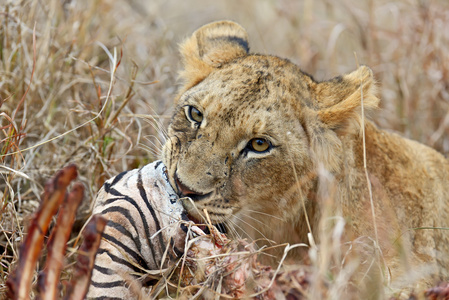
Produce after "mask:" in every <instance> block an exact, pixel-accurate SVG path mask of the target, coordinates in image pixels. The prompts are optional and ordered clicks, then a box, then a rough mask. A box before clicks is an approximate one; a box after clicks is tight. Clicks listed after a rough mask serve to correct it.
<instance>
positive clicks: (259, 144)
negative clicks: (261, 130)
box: [248, 138, 271, 152]
mask: <svg viewBox="0 0 449 300" xmlns="http://www.w3.org/2000/svg"><path fill="white" fill-rule="evenodd" d="M248 147H249V148H250V149H251V150H252V151H254V152H266V151H268V150H269V149H270V148H271V143H270V142H269V141H267V140H266V139H261V138H257V139H252V140H251V141H249V143H248Z"/></svg>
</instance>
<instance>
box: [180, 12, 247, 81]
mask: <svg viewBox="0 0 449 300" xmlns="http://www.w3.org/2000/svg"><path fill="white" fill-rule="evenodd" d="M180 51H181V55H182V57H183V63H184V71H182V72H181V73H180V75H181V77H182V78H183V79H184V80H185V85H186V88H190V87H192V86H194V85H196V84H198V83H199V82H200V81H202V80H203V79H204V78H206V77H207V75H209V74H210V73H211V72H212V70H213V69H214V68H217V67H219V66H221V65H223V64H225V63H227V62H229V61H231V60H233V59H235V58H238V57H242V56H245V55H247V54H248V52H249V47H248V34H247V33H246V30H245V29H244V28H243V27H242V26H240V25H239V24H237V23H234V22H231V21H219V22H213V23H209V24H207V25H204V26H203V27H201V28H199V29H198V30H197V31H195V32H194V33H193V34H192V36H191V37H190V38H188V39H187V40H185V41H184V42H183V43H182V44H181V46H180Z"/></svg>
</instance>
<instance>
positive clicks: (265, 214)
mask: <svg viewBox="0 0 449 300" xmlns="http://www.w3.org/2000/svg"><path fill="white" fill-rule="evenodd" d="M245 210H246V211H248V212H252V213H255V214H259V215H263V216H267V217H272V218H275V219H277V220H279V221H284V220H283V219H282V218H279V217H276V216H274V215H270V214H267V213H264V212H261V211H257V210H252V209H245Z"/></svg>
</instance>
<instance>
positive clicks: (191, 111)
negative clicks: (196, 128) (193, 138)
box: [187, 105, 203, 123]
mask: <svg viewBox="0 0 449 300" xmlns="http://www.w3.org/2000/svg"><path fill="white" fill-rule="evenodd" d="M187 118H188V119H189V120H190V121H192V122H195V123H201V122H202V121H203V114H202V113H201V112H200V111H199V110H198V109H196V108H195V107H193V106H190V105H189V106H187Z"/></svg>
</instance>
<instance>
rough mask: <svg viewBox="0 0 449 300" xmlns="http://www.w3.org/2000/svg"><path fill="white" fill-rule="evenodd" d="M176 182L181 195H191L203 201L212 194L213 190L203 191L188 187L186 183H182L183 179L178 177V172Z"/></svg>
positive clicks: (196, 199) (192, 197)
mask: <svg viewBox="0 0 449 300" xmlns="http://www.w3.org/2000/svg"><path fill="white" fill-rule="evenodd" d="M175 183H176V187H177V188H178V194H179V197H189V198H190V199H192V200H193V201H201V200H204V199H206V198H207V197H209V196H210V195H212V192H209V193H201V192H197V191H194V190H193V189H191V188H189V187H187V186H186V185H185V184H183V183H182V181H181V180H180V179H179V177H178V174H176V173H175Z"/></svg>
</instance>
